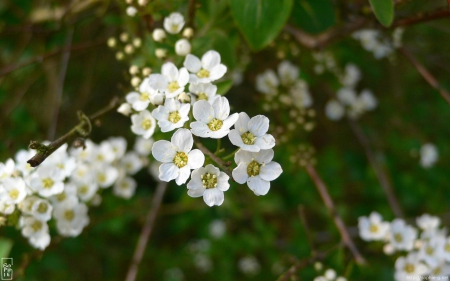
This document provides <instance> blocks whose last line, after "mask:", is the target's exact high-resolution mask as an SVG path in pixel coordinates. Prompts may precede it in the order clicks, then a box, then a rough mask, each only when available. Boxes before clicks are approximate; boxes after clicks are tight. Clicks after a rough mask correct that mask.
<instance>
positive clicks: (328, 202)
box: [306, 165, 366, 264]
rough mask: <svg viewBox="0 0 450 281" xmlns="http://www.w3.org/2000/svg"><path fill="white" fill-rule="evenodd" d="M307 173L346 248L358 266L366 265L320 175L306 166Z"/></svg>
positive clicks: (309, 166) (311, 167) (312, 168)
mask: <svg viewBox="0 0 450 281" xmlns="http://www.w3.org/2000/svg"><path fill="white" fill-rule="evenodd" d="M306 172H307V173H308V175H309V177H310V178H311V180H312V181H313V182H314V185H315V186H316V188H317V191H318V192H319V194H320V196H321V197H322V200H323V202H324V203H325V206H326V207H327V209H328V211H329V212H330V213H331V215H332V217H333V220H334V223H335V225H336V227H337V229H338V231H339V233H340V234H341V238H342V241H343V243H344V244H345V246H347V248H348V249H349V250H350V252H352V254H353V256H354V257H355V260H356V263H358V264H365V263H366V261H365V259H364V258H363V256H362V255H361V254H360V253H359V251H358V248H356V246H355V244H354V243H353V240H352V238H351V237H350V234H349V233H348V231H347V228H346V227H345V224H344V222H343V221H342V218H341V217H340V216H339V214H338V213H337V211H336V207H335V206H334V203H333V200H332V199H331V197H330V194H329V193H328V189H327V186H326V185H325V183H324V182H323V181H322V179H321V178H320V176H319V174H318V173H317V171H316V169H315V168H314V167H313V166H311V165H307V166H306Z"/></svg>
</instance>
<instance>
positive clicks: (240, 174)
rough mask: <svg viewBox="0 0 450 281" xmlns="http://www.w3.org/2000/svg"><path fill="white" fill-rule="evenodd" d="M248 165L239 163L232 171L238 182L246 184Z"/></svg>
mask: <svg viewBox="0 0 450 281" xmlns="http://www.w3.org/2000/svg"><path fill="white" fill-rule="evenodd" d="M247 166H248V163H239V165H238V166H237V167H236V168H234V170H233V172H232V173H231V174H232V175H233V179H234V180H235V181H236V182H237V183H240V184H244V183H245V182H246V181H247V179H248V174H247Z"/></svg>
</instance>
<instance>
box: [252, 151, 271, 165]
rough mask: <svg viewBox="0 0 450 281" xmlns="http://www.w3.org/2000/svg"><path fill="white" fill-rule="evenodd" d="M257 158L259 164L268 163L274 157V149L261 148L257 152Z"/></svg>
mask: <svg viewBox="0 0 450 281" xmlns="http://www.w3.org/2000/svg"><path fill="white" fill-rule="evenodd" d="M255 154H256V155H255V160H256V162H258V163H259V164H267V163H269V162H270V161H272V159H273V150H272V149H266V150H260V151H259V153H255Z"/></svg>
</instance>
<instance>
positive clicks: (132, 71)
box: [129, 65, 139, 75]
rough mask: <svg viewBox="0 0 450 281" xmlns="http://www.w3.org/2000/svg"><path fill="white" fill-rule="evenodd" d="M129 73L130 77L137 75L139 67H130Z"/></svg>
mask: <svg viewBox="0 0 450 281" xmlns="http://www.w3.org/2000/svg"><path fill="white" fill-rule="evenodd" d="M129 72H130V74H131V75H137V74H138V73H139V67H138V66H137V65H132V66H130V69H129Z"/></svg>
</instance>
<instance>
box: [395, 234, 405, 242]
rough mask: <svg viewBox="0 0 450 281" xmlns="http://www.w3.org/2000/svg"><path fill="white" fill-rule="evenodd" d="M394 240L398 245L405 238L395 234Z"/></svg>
mask: <svg viewBox="0 0 450 281" xmlns="http://www.w3.org/2000/svg"><path fill="white" fill-rule="evenodd" d="M394 240H395V241H396V242H397V243H401V242H402V241H403V236H402V235H401V234H400V233H395V234H394Z"/></svg>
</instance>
